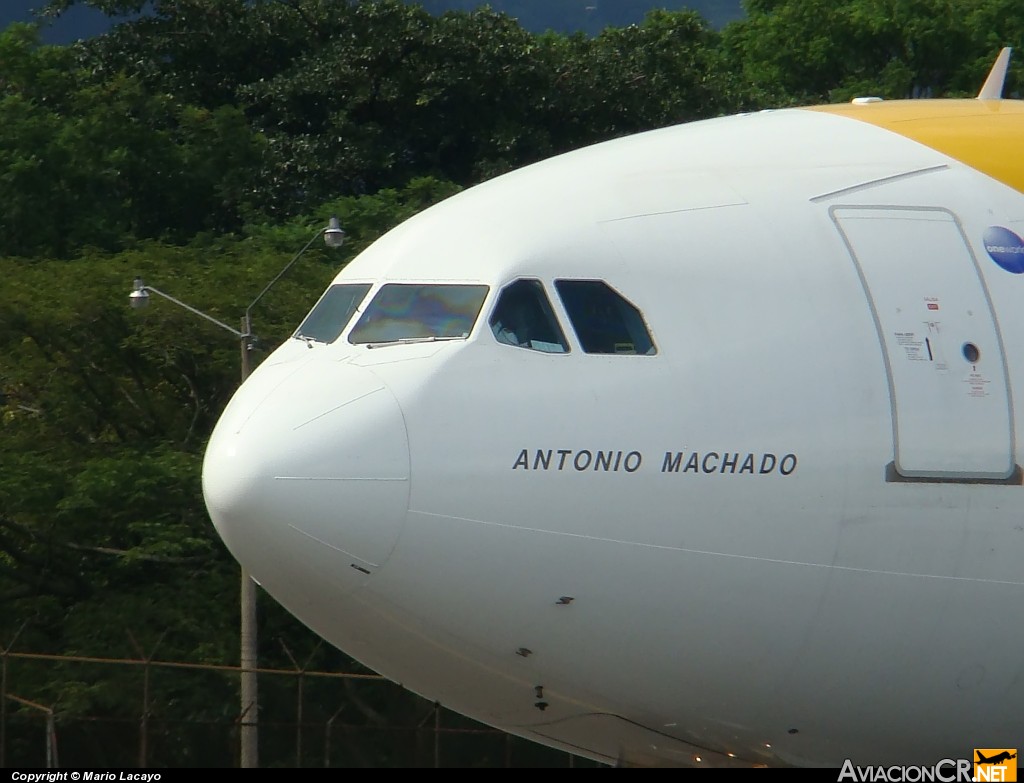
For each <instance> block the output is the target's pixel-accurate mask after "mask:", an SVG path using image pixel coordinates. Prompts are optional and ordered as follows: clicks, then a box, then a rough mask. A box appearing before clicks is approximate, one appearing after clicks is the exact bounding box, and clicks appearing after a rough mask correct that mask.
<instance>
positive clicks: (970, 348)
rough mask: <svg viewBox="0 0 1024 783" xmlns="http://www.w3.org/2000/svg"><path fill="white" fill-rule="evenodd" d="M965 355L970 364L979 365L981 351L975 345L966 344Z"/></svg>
mask: <svg viewBox="0 0 1024 783" xmlns="http://www.w3.org/2000/svg"><path fill="white" fill-rule="evenodd" d="M963 353H964V358H965V359H966V360H967V363H968V364H977V363H978V359H980V358H981V351H979V350H978V346H976V345H975V344H974V343H964V347H963Z"/></svg>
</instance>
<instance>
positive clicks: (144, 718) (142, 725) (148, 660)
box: [125, 630, 167, 769]
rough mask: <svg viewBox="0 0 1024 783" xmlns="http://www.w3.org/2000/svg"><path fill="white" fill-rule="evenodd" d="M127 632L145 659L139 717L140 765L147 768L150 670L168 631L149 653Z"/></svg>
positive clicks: (139, 653) (141, 656)
mask: <svg viewBox="0 0 1024 783" xmlns="http://www.w3.org/2000/svg"><path fill="white" fill-rule="evenodd" d="M125 633H127V634H128V638H129V639H130V640H131V642H132V646H133V647H134V648H135V652H136V653H138V655H139V658H140V659H141V660H142V661H144V663H143V664H142V715H141V716H140V717H139V767H140V768H142V769H145V768H146V766H147V755H148V749H149V672H150V670H151V669H152V666H151V664H152V663H153V657H154V656H155V655H156V650H157V648H158V647H159V646H160V645H161V644H162V643H163V641H164V636H166V635H167V631H164V632H163V633H162V634H160V638H159V639H157V640H156V644H155V645H153V650H152V651H151V652H150V653H149V654H148V655H147V654H146V653H145V652H144V651H143V649H142V646H141V645H140V644H139V643H138V642H137V641H135V637H134V636H132V632H131V631H130V630H126V631H125Z"/></svg>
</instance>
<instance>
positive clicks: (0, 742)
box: [0, 621, 27, 769]
mask: <svg viewBox="0 0 1024 783" xmlns="http://www.w3.org/2000/svg"><path fill="white" fill-rule="evenodd" d="M26 622H27V621H26ZM23 630H25V623H22V624H21V627H20V628H18V631H17V633H15V634H14V638H13V639H11V643H10V644H8V645H7V646H6V647H3V648H0V769H2V768H4V767H6V766H7V661H8V660H9V659H8V655H9V654H10V652H11V650H13V649H14V644H15V642H17V641H18V637H19V636H21V632H22V631H23Z"/></svg>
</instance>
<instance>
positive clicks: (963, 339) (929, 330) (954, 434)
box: [829, 206, 1020, 483]
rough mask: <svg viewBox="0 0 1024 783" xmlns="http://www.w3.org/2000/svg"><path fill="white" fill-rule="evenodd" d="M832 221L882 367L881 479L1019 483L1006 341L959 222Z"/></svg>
mask: <svg viewBox="0 0 1024 783" xmlns="http://www.w3.org/2000/svg"><path fill="white" fill-rule="evenodd" d="M829 215H830V217H831V218H832V221H833V222H834V223H835V225H836V228H837V229H838V230H839V233H840V236H841V237H842V239H843V242H844V243H845V245H846V247H847V250H848V251H849V253H850V257H851V259H852V260H853V263H854V266H855V267H856V269H857V274H858V276H859V278H860V281H861V284H862V286H863V288H864V292H865V295H866V296H867V300H868V304H869V306H870V308H871V314H872V318H873V320H874V323H875V328H876V331H877V334H878V338H879V342H880V344H881V349H882V356H883V359H884V361H885V369H886V375H887V381H888V385H889V400H890V407H891V414H892V431H893V461H892V463H891V464H890V465H889V466H887V471H886V478H887V480H888V481H952V482H969V483H976V482H985V481H995V482H1006V481H1009V482H1011V483H1020V469H1019V468H1018V467H1017V465H1016V464H1015V462H1014V454H1015V444H1014V422H1013V408H1012V400H1011V396H1010V386H1009V373H1008V370H1007V366H1006V354H1005V350H1004V347H1003V340H1002V335H1001V334H1000V331H999V324H998V321H997V320H996V316H995V311H994V309H993V306H992V300H991V297H990V295H989V292H988V288H987V287H986V285H985V280H984V277H983V276H982V274H981V270H980V268H979V267H978V261H977V257H976V255H975V253H974V251H973V250H972V248H971V245H970V242H969V241H968V239H967V236H966V234H965V232H964V230H963V226H962V225H961V224H960V221H959V219H958V218H957V216H956V215H955V214H954V213H953V212H951V211H950V210H948V209H945V208H941V207H904V206H833V207H831V208H830V209H829Z"/></svg>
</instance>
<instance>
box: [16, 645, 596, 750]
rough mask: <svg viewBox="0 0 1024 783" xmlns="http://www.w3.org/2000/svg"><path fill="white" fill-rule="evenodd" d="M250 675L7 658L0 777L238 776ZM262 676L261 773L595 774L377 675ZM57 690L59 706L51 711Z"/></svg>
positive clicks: (19, 654) (156, 664)
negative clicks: (157, 770) (243, 700)
mask: <svg viewBox="0 0 1024 783" xmlns="http://www.w3.org/2000/svg"><path fill="white" fill-rule="evenodd" d="M132 641H133V644H134V640H132ZM135 646H136V649H138V645H135ZM285 650H286V651H287V648H285ZM288 657H289V658H290V659H291V660H292V662H293V663H294V662H295V659H294V658H293V657H292V656H291V653H290V652H289V653H288ZM241 671H242V670H241V668H240V667H238V666H230V665H221V664H211V663H191V662H186V661H168V660H158V659H157V658H155V657H154V655H153V654H149V655H146V654H143V652H142V650H141V649H139V657H138V658H106V657H91V656H81V655H53V654H46V653H32V652H23V651H16V650H14V649H12V647H11V646H9V647H7V648H0V767H47V768H56V767H60V766H65V767H93V768H99V767H108V768H109V767H113V768H117V767H162V768H170V767H190V766H191V767H232V766H237V765H238V759H239V724H240V716H239V715H238V714H237V713H238V703H239V701H238V690H237V688H238V678H239V675H240V673H241ZM257 672H258V674H259V676H260V688H261V707H260V715H259V731H260V735H259V756H260V763H261V766H265V767H289V768H296V767H421V768H422V767H448V768H453V767H476V768H502V767H508V768H511V767H573V766H597V765H595V764H593V762H590V761H588V760H585V759H581V758H578V757H576V756H572V755H570V754H567V753H563V752H559V751H555V750H552V749H550V748H545V747H543V746H540V745H537V744H536V743H532V742H529V741H527V740H524V739H521V738H518V737H513V736H511V735H508V734H504V733H503V732H500V731H497V730H495V729H492V728H489V727H486V726H483V725H480V724H477V723H475V722H473V721H470V720H468V719H467V718H464V717H462V716H460V715H458V714H456V713H453V712H451V711H449V710H446V709H444V708H443V707H441V706H440V705H437V704H432V703H430V702H428V701H426V700H423V699H421V698H419V697H417V696H415V695H414V694H411V693H409V692H408V691H405V690H403V689H402V688H401V687H400V686H398V685H396V684H394V683H392V682H389V681H387V680H385V679H383V678H381V677H380V676H378V675H376V674H360V673H348V672H332V671H316V670H309V669H307V668H305V667H303V666H301V665H299V664H297V663H296V664H295V666H294V668H293V669H275V668H266V669H264V668H261V669H257ZM53 683H60V686H61V687H59V688H57V689H56V690H57V691H58V692H60V694H61V695H60V697H59V698H57V699H56V700H52V699H51V700H50V701H48V700H47V695H46V694H47V693H48V692H51V693H52V692H53V688H52V687H50V686H52V685H53ZM47 684H49V685H47ZM33 691H38V692H33ZM197 704H198V708H197Z"/></svg>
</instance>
